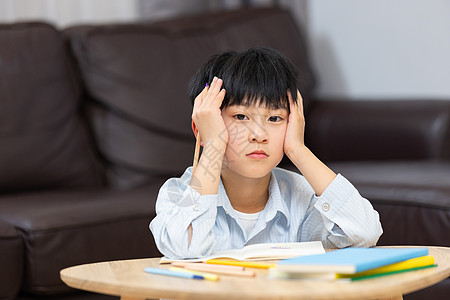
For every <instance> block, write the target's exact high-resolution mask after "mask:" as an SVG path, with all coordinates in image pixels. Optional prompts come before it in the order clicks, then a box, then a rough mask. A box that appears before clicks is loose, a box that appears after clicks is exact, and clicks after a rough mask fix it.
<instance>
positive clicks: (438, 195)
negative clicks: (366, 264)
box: [331, 161, 450, 247]
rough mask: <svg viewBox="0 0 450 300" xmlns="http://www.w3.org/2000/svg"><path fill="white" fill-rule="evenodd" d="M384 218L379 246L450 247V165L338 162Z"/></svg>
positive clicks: (335, 167) (332, 165) (339, 168)
mask: <svg viewBox="0 0 450 300" xmlns="http://www.w3.org/2000/svg"><path fill="white" fill-rule="evenodd" d="M331 168H332V169H333V170H334V171H336V172H340V173H342V174H343V175H344V176H345V177H346V178H348V179H349V180H350V181H351V182H352V183H353V184H354V185H355V186H356V188H357V189H358V190H359V192H360V193H361V195H362V196H364V197H365V198H367V199H368V200H370V201H371V203H372V204H373V206H374V208H375V209H376V210H377V211H378V213H379V214H380V219H381V224H382V226H383V231H384V233H383V235H382V236H381V238H380V240H379V242H378V245H428V246H446V247H449V246H450V238H449V232H450V187H449V185H448V183H449V182H450V163H443V162H427V161H424V162H359V163H358V162H353V163H350V162H348V163H335V164H331Z"/></svg>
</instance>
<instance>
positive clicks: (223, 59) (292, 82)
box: [188, 47, 299, 110]
mask: <svg viewBox="0 0 450 300" xmlns="http://www.w3.org/2000/svg"><path fill="white" fill-rule="evenodd" d="M214 76H217V77H219V78H221V79H223V85H222V88H224V89H225V90H226V94H225V99H224V100H223V103H222V107H221V108H225V107H227V106H230V105H244V106H249V105H255V104H259V105H263V106H265V107H268V108H271V109H278V108H285V109H288V110H289V100H288V98H287V94H286V92H287V90H290V91H291V94H292V98H293V100H294V102H296V101H297V89H299V82H298V80H299V72H298V70H297V68H296V67H295V66H294V64H293V63H292V62H291V61H289V59H287V58H286V57H285V56H284V55H282V54H281V53H280V52H278V51H276V50H274V49H270V48H266V47H254V48H250V49H248V50H247V51H244V52H239V53H237V52H234V51H228V52H224V53H222V54H219V55H214V56H212V57H211V58H210V59H209V60H208V61H207V62H206V63H205V64H204V65H203V66H202V67H201V68H200V70H199V71H198V72H197V73H196V74H195V75H194V77H192V79H191V81H190V83H189V88H188V95H189V99H190V100H191V102H192V104H194V100H195V98H196V97H197V95H198V94H200V92H201V91H202V90H203V88H204V87H205V85H206V83H208V84H210V83H211V81H212V79H213V78H214Z"/></svg>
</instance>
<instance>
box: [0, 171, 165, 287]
mask: <svg viewBox="0 0 450 300" xmlns="http://www.w3.org/2000/svg"><path fill="white" fill-rule="evenodd" d="M164 180H165V179H161V180H154V184H153V185H149V186H145V187H140V188H137V189H133V190H127V191H115V190H108V191H106V190H79V191H52V192H39V193H38V192H34V193H28V194H14V195H9V196H4V197H3V198H2V201H0V220H3V221H4V222H7V223H9V224H12V225H13V226H15V227H16V228H18V229H19V230H20V231H22V232H23V237H24V241H25V255H24V258H25V269H26V270H27V272H26V273H25V276H24V286H23V289H24V290H25V291H27V292H31V293H34V294H54V293H62V292H65V291H69V290H70V289H69V288H68V287H67V286H66V285H65V284H64V283H63V282H62V281H61V280H60V278H59V271H60V270H61V269H63V268H65V267H69V266H73V265H78V264H84V263H90V262H98V261H106V260H115V259H129V258H142V257H153V256H159V255H160V254H159V252H157V250H156V249H157V248H156V246H155V244H154V239H153V236H152V235H151V232H150V231H149V230H148V224H149V222H150V221H151V220H152V218H154V216H155V200H156V195H157V192H158V188H159V186H161V185H162V184H163V182H164Z"/></svg>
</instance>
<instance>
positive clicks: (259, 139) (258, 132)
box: [249, 125, 268, 143]
mask: <svg viewBox="0 0 450 300" xmlns="http://www.w3.org/2000/svg"><path fill="white" fill-rule="evenodd" d="M267 141H268V137H267V132H266V131H265V130H264V128H262V127H260V126H258V125H256V126H254V128H252V129H251V130H250V134H249V142H251V143H267Z"/></svg>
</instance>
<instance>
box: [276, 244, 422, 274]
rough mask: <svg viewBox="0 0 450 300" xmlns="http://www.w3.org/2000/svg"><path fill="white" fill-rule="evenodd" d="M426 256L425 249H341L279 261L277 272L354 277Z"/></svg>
mask: <svg viewBox="0 0 450 300" xmlns="http://www.w3.org/2000/svg"><path fill="white" fill-rule="evenodd" d="M425 255H428V248H424V247H420V248H344V249H339V250H335V251H330V252H327V253H325V254H318V255H308V256H298V257H293V258H289V259H285V260H281V261H279V262H278V263H277V266H276V267H275V269H276V271H278V272H290V273H324V272H328V273H340V274H354V273H358V272H363V271H367V270H371V269H374V268H378V267H382V266H386V265H390V264H393V263H397V262H401V261H404V260H407V259H411V258H416V257H420V256H425Z"/></svg>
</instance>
